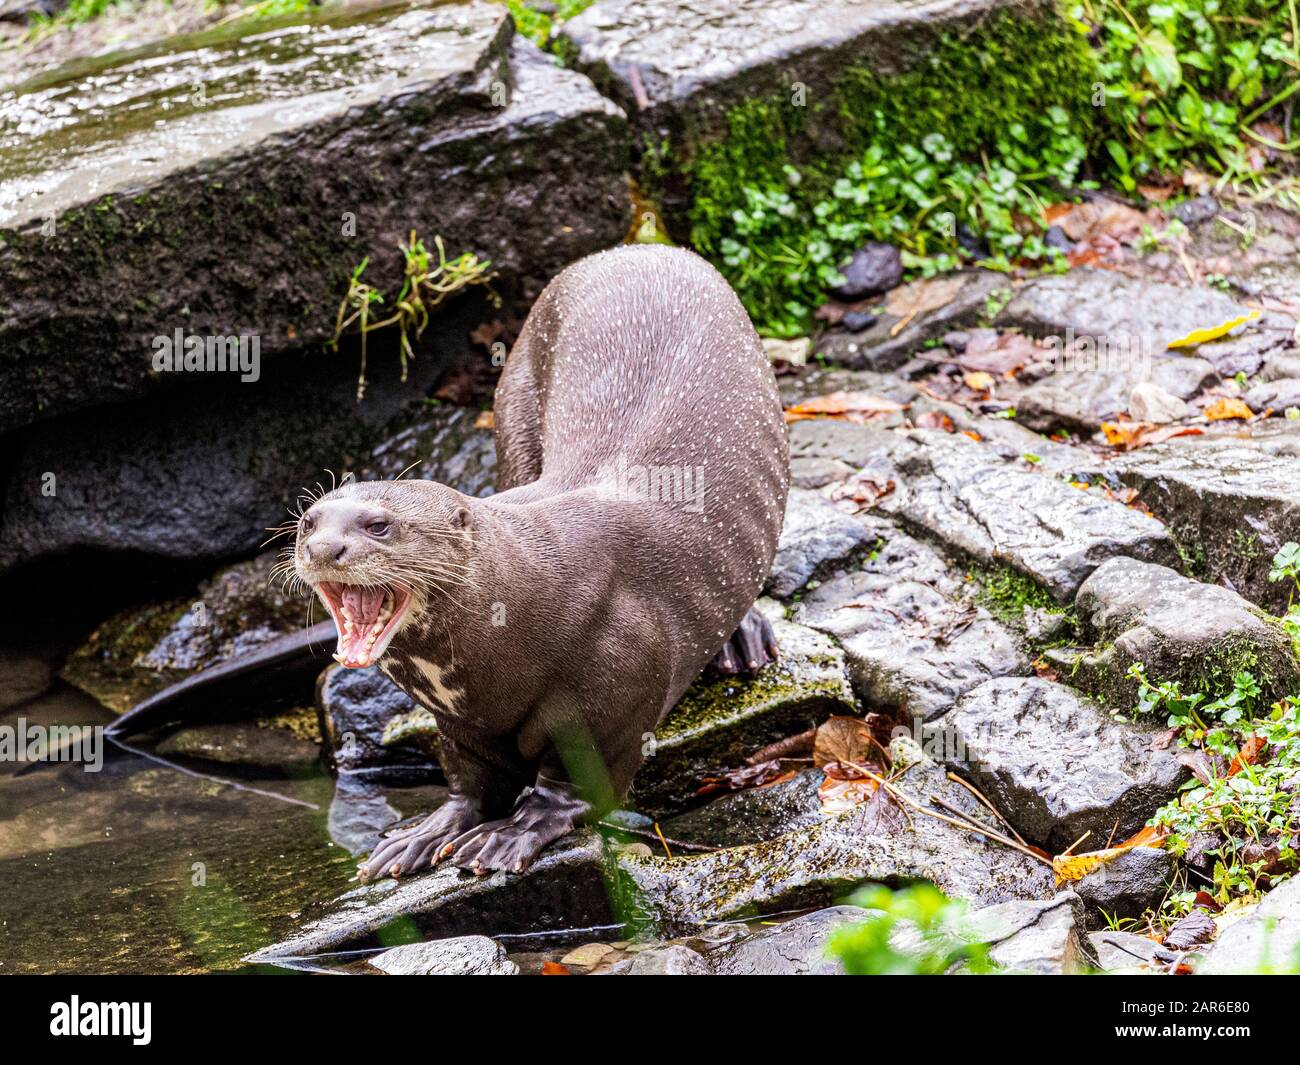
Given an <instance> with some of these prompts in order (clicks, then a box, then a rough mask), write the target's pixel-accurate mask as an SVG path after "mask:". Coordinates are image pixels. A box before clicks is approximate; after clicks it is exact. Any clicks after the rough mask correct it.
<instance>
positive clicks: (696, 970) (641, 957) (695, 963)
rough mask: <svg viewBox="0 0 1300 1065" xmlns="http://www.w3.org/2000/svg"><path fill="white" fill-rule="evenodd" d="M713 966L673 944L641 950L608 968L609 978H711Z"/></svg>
mask: <svg viewBox="0 0 1300 1065" xmlns="http://www.w3.org/2000/svg"><path fill="white" fill-rule="evenodd" d="M713 971H714V970H713V966H712V965H710V964H709V962H708V960H707V959H706V958H705V957H704V955H703V954H700V953H699V952H698V951H694V950H691V948H690V947H685V946H682V945H681V944H678V943H675V944H673V945H671V946H667V947H655V948H653V949H651V950H643V951H641V952H640V953H639V954H634V955H633V956H632V957H630V958H626V959H624V960H623V961H620V962H618V963H616V964H615V965H612V966H610V968H609V970H608V974H607V975H609V976H711V975H713Z"/></svg>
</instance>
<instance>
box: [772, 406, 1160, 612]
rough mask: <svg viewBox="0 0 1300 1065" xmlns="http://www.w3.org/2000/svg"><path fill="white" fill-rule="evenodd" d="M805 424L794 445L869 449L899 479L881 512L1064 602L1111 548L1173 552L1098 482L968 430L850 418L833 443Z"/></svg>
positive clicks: (807, 450) (872, 460)
mask: <svg viewBox="0 0 1300 1065" xmlns="http://www.w3.org/2000/svg"><path fill="white" fill-rule="evenodd" d="M805 424H815V423H805V422H797V423H795V425H794V426H792V427H791V452H792V454H795V455H807V454H811V453H818V454H824V453H829V452H834V451H839V452H840V453H843V454H846V455H849V454H851V455H852V457H853V458H863V457H865V458H866V461H865V462H864V463H862V465H865V467H866V470H867V472H868V473H869V474H870V475H871V476H872V477H873V478H874V479H875V480H876V481H878V482H880V483H882V484H883V483H887V482H890V481H892V482H893V484H894V489H893V491H891V492H889V493H888V494H886V495H885V496H883V497H882V498H881V499H880V500H879V502H878V503H877V504H876V510H877V511H878V512H879V513H882V514H887V515H891V516H894V517H896V518H900V519H902V520H903V521H904V522H906V523H907V525H909V526H910V527H912V528H914V529H919V530H921V531H922V532H924V533H925V534H926V535H928V536H932V537H934V538H936V539H938V540H939V541H941V542H943V543H945V544H947V545H949V546H950V547H952V548H955V549H956V550H958V551H960V552H962V553H964V554H965V555H968V556H970V557H971V558H974V559H975V560H977V561H980V562H984V563H987V564H995V565H1008V566H1010V567H1011V568H1013V569H1015V570H1018V571H1019V572H1021V573H1023V574H1025V575H1027V576H1029V577H1031V578H1033V580H1034V581H1036V582H1037V583H1039V584H1040V585H1042V586H1043V587H1044V588H1046V589H1047V590H1048V591H1049V592H1050V593H1051V594H1052V595H1053V596H1054V597H1055V598H1056V599H1057V600H1058V601H1059V602H1063V603H1064V602H1068V601H1069V600H1071V599H1072V598H1073V597H1074V595H1075V593H1076V592H1077V591H1078V589H1079V585H1080V584H1082V583H1083V581H1084V580H1085V579H1086V578H1087V576H1088V575H1089V574H1090V573H1091V572H1092V571H1093V570H1094V569H1095V568H1096V567H1097V566H1098V565H1100V564H1101V563H1102V562H1104V561H1105V560H1106V559H1107V558H1110V557H1113V556H1115V555H1121V554H1125V555H1132V556H1134V557H1137V558H1144V559H1151V560H1153V561H1158V562H1173V561H1176V559H1177V553H1176V551H1175V549H1174V544H1173V540H1172V539H1171V538H1170V536H1169V534H1168V532H1167V531H1166V530H1165V528H1164V527H1163V526H1162V525H1161V524H1160V523H1159V522H1157V521H1155V520H1153V519H1152V518H1150V517H1148V516H1147V515H1145V514H1143V513H1141V512H1140V511H1137V510H1133V509H1131V508H1129V507H1126V506H1124V505H1123V504H1121V503H1118V502H1116V501H1114V500H1112V499H1109V498H1107V497H1106V496H1105V495H1103V494H1101V493H1100V492H1085V491H1081V490H1080V489H1078V488H1075V487H1073V486H1072V485H1070V484H1068V483H1067V482H1066V481H1065V480H1063V479H1061V478H1058V477H1055V476H1053V475H1052V474H1051V473H1049V472H1046V471H1043V472H1040V471H1038V470H1036V469H1032V468H1030V467H1029V466H1027V465H1025V464H1023V463H1017V462H1009V461H1007V460H1006V459H1005V458H1003V457H1002V456H1001V455H1000V454H998V452H997V451H996V450H994V449H992V448H990V447H988V446H986V445H984V444H983V443H982V442H977V441H975V440H972V439H970V438H969V437H967V436H965V435H963V434H960V433H945V432H943V431H942V430H936V429H915V430H910V431H900V432H888V431H883V430H876V429H872V428H870V427H862V426H850V425H846V426H844V427H843V428H842V429H837V430H835V433H836V437H835V438H832V442H831V443H830V444H827V443H826V442H825V435H824V434H825V433H826V430H823V429H821V428H820V427H818V428H813V429H807V430H805V429H802V428H801V427H802V426H803V425H805ZM813 434H816V436H817V438H819V443H818V445H817V446H816V447H810V446H807V442H806V439H805V438H806V437H807V436H811V435H813ZM840 439H842V440H843V441H844V443H842V444H841V443H840V442H839V440H840ZM850 443H851V445H852V450H851V451H850V450H849V446H848V445H849V444H850Z"/></svg>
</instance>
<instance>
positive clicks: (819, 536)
mask: <svg viewBox="0 0 1300 1065" xmlns="http://www.w3.org/2000/svg"><path fill="white" fill-rule="evenodd" d="M871 541H872V536H871V534H870V532H869V531H868V530H867V528H866V527H865V526H864V525H863V524H862V523H861V522H859V521H856V520H854V518H853V517H852V516H851V515H849V514H846V513H845V512H844V511H842V510H840V509H839V508H838V507H836V506H835V505H834V504H833V503H832V502H831V501H830V500H829V499H827V498H826V497H825V496H823V495H819V494H818V493H816V492H809V491H806V490H804V489H799V488H796V489H792V490H791V492H790V498H789V500H788V501H787V503H786V507H785V523H784V525H783V526H782V527H781V539H780V542H779V543H778V544H777V547H776V558H775V559H774V560H773V562H772V572H771V574H770V575H769V577H768V579H767V591H768V593H769V594H771V595H775V596H779V597H780V598H782V599H784V598H788V597H789V596H791V595H793V594H794V593H795V592H797V591H798V590H799V589H800V588H802V587H803V586H804V585H805V584H806V583H807V582H808V581H809V580H810V579H811V578H812V577H813V576H814V575H815V574H817V573H818V572H819V571H820V570H821V569H822V568H823V567H825V566H827V565H828V564H830V563H835V562H841V561H843V560H846V559H848V558H849V557H850V556H852V555H853V554H854V553H855V552H857V551H859V550H861V549H862V548H863V547H864V546H865V545H866V544H869V543H871Z"/></svg>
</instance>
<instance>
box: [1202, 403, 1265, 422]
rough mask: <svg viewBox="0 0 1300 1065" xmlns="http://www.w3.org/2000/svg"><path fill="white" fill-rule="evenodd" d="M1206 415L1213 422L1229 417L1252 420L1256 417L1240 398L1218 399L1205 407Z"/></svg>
mask: <svg viewBox="0 0 1300 1065" xmlns="http://www.w3.org/2000/svg"><path fill="white" fill-rule="evenodd" d="M1205 416H1206V417H1207V418H1209V419H1210V421H1212V422H1221V421H1225V420H1227V419H1228V418H1243V419H1245V420H1246V421H1250V419H1251V418H1253V417H1255V415H1254V414H1252V413H1251V410H1250V408H1249V407H1248V406H1246V404H1245V403H1244V402H1243V401H1242V400H1240V399H1227V398H1224V399H1216V400H1215V401H1214V402H1213V403H1211V404H1210V405H1209V406H1208V407H1206V408H1205Z"/></svg>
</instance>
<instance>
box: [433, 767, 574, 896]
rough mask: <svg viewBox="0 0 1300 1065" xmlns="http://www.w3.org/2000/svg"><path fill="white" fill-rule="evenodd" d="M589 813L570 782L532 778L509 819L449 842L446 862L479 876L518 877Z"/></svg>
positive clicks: (493, 823)
mask: <svg viewBox="0 0 1300 1065" xmlns="http://www.w3.org/2000/svg"><path fill="white" fill-rule="evenodd" d="M589 809H590V808H589V807H588V805H587V804H586V803H585V802H583V801H582V799H580V798H578V792H577V789H576V788H575V787H574V786H573V785H572V784H569V783H566V782H562V781H558V780H550V779H548V778H547V777H544V776H538V778H537V783H536V785H534V787H533V788H532V789H531V790H530V791H529V792H527V794H525V795H524V796H523V797H522V798H521V799H520V800H519V802H518V804H517V805H516V806H515V809H514V812H513V813H512V814H511V815H510V816H509V817H507V818H505V819H504V820H501V821H489V822H487V823H486V824H482V825H479V826H478V827H477V828H473V829H470V830H469V831H468V832H466V833H465V834H464V835H462V836H461V837H460V838H459V839H456V840H453V841H452V843H451V845H450V848H449V851H450V855H451V860H452V862H454V863H455V864H456V865H458V866H460V867H461V868H462V869H468V870H470V871H471V872H473V873H478V874H479V875H480V876H481V875H484V874H486V873H490V872H492V871H493V870H496V869H504V870H506V871H507V872H511V873H522V872H523V871H524V870H525V869H527V868H528V867H529V866H530V865H532V864H533V861H534V859H536V857H537V856H538V855H539V854H540V853H541V852H542V848H544V847H545V846H546V845H547V844H548V843H552V842H554V841H555V840H557V839H559V838H560V837H561V836H563V835H567V834H568V833H569V832H572V831H573V830H574V829H575V828H577V827H578V825H580V824H581V823H582V822H583V820H584V819H585V818H586V816H587V813H588V811H589Z"/></svg>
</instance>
